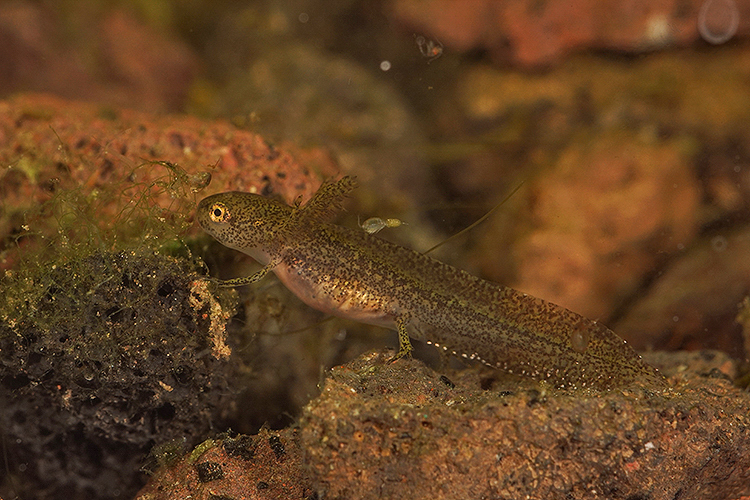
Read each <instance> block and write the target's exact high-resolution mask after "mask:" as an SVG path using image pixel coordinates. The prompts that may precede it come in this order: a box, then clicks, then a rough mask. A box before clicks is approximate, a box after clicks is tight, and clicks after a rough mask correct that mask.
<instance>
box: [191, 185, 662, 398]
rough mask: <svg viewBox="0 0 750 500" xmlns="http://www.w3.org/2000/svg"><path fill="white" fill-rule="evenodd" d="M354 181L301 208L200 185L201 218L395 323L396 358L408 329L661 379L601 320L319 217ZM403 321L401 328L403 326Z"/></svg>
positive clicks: (290, 271)
mask: <svg viewBox="0 0 750 500" xmlns="http://www.w3.org/2000/svg"><path fill="white" fill-rule="evenodd" d="M355 186H356V184H355V182H354V180H353V179H351V178H348V177H345V178H344V179H342V180H340V181H338V182H337V183H335V184H326V185H324V186H323V187H321V189H320V190H319V191H318V193H316V195H315V196H314V197H313V199H312V200H311V201H310V202H309V203H307V204H306V205H305V206H303V207H302V208H298V207H290V206H288V205H285V204H283V203H279V202H277V201H274V200H270V199H267V198H264V197H262V196H259V195H255V194H250V193H241V192H229V193H221V194H217V195H213V196H209V197H208V198H205V199H204V200H203V201H201V202H200V204H199V206H198V221H199V223H200V225H201V226H202V227H203V229H204V230H206V231H207V232H208V233H209V234H211V235H212V236H213V237H214V238H216V239H217V240H218V241H220V242H221V243H223V244H224V245H226V246H228V247H230V248H234V249H237V250H240V251H242V252H244V253H246V254H248V255H250V256H252V257H253V258H254V259H256V260H257V261H259V262H260V263H261V264H263V265H264V266H265V267H264V268H263V269H262V270H261V271H259V272H258V273H256V274H254V275H253V276H250V277H248V278H240V279H236V280H230V281H228V282H225V284H227V285H241V284H247V283H251V282H253V281H257V280H259V279H260V278H262V277H263V276H265V274H266V273H267V272H268V271H273V272H274V273H275V274H276V275H277V276H278V277H279V279H280V280H281V281H282V282H283V283H284V285H286V286H287V287H288V288H289V289H290V290H291V291H292V292H294V293H295V294H296V295H297V296H298V297H299V298H300V299H302V300H303V301H304V302H306V303H307V304H309V305H310V306H312V307H314V308H316V309H319V310H321V311H325V312H328V313H331V314H334V315H337V316H342V317H346V318H351V319H354V320H358V321H362V322H365V323H371V324H376V325H381V326H385V327H388V328H394V329H396V330H397V331H398V332H399V343H400V349H399V353H398V354H397V357H401V356H403V355H405V354H408V353H409V352H410V351H411V344H410V342H409V337H412V338H415V339H418V340H423V341H426V342H427V343H430V344H434V345H436V346H439V347H442V348H443V349H445V350H447V351H449V352H451V353H453V354H456V355H459V356H463V357H465V358H469V359H477V360H480V361H482V362H484V363H486V364H488V365H490V366H493V367H496V368H500V369H504V370H507V371H510V372H513V373H520V374H524V375H528V376H530V377H533V378H535V379H538V380H545V381H548V382H549V383H551V384H553V385H555V386H558V387H576V388H593V389H601V390H606V389H612V388H617V387H624V386H627V385H631V384H644V385H646V386H655V387H661V386H663V385H664V379H663V377H662V376H661V375H660V374H659V373H658V372H657V371H656V370H654V369H653V368H652V367H650V366H649V365H647V364H646V363H644V362H643V360H641V358H640V356H638V354H636V353H635V351H633V350H632V349H631V348H630V347H629V346H628V345H627V344H626V343H625V341H624V340H622V339H621V338H619V337H618V336H617V335H615V334H614V333H613V332H612V331H611V330H609V329H608V328H606V327H605V326H604V325H601V324H599V323H596V322H595V321H591V320H589V319H587V318H584V317H583V316H580V315H579V314H576V313H574V312H572V311H569V310H567V309H565V308H563V307H560V306H557V305H555V304H552V303H550V302H546V301H544V300H541V299H538V298H535V297H532V296H529V295H526V294H524V293H521V292H518V291H516V290H513V289H512V288H508V287H504V286H501V285H497V284H494V283H490V282H488V281H484V280H481V279H479V278H477V277H475V276H472V275H470V274H468V273H466V272H464V271H461V270H459V269H456V268H454V267H451V266H449V265H447V264H444V263H442V262H439V261H437V260H435V259H432V258H430V257H427V256H425V255H423V254H420V253H418V252H415V251H413V250H409V249H406V248H403V247H401V246H398V245H396V244H393V243H390V242H388V241H385V240H381V239H379V238H377V237H375V236H372V235H370V234H367V233H366V232H364V231H361V230H353V229H349V228H345V227H342V226H337V225H334V224H330V223H328V222H326V219H327V218H328V216H329V215H331V214H332V213H334V212H335V211H336V210H337V209H338V208H339V204H340V203H341V201H342V199H343V197H344V196H345V195H346V194H347V193H348V192H350V191H351V190H352V189H353V188H354V187H355ZM407 332H408V333H407Z"/></svg>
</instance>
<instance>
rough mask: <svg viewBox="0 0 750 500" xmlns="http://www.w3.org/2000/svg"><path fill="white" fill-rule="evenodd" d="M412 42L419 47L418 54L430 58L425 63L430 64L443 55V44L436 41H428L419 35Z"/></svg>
mask: <svg viewBox="0 0 750 500" xmlns="http://www.w3.org/2000/svg"><path fill="white" fill-rule="evenodd" d="M414 41H415V42H416V43H417V47H419V52H420V53H421V54H422V55H423V56H424V57H429V58H430V60H429V61H427V62H432V61H434V60H435V59H437V58H438V57H440V56H442V55H443V44H442V43H440V42H439V41H437V40H430V39H429V38H425V37H423V36H422V35H419V36H417V37H416V38H415V39H414Z"/></svg>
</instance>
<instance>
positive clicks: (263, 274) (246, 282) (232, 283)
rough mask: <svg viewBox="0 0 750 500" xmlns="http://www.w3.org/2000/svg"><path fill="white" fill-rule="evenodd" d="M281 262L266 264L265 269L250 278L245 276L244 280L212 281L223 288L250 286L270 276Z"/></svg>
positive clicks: (212, 279) (213, 279)
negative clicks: (267, 275) (270, 272)
mask: <svg viewBox="0 0 750 500" xmlns="http://www.w3.org/2000/svg"><path fill="white" fill-rule="evenodd" d="M279 262H280V261H272V262H269V263H268V264H266V266H265V267H263V269H261V270H260V271H257V272H255V273H253V274H251V275H250V276H245V277H242V278H232V279H230V280H218V279H215V278H211V281H212V282H214V283H216V284H217V285H219V286H220V287H222V288H229V287H233V286H245V285H250V284H252V283H255V282H256V281H260V280H262V279H263V278H265V277H266V274H268V272H269V271H271V270H272V269H273V268H274V267H276V266H277V265H279Z"/></svg>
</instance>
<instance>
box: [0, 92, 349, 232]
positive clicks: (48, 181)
mask: <svg viewBox="0 0 750 500" xmlns="http://www.w3.org/2000/svg"><path fill="white" fill-rule="evenodd" d="M0 144H2V145H3V147H0V162H2V164H3V165H7V166H9V168H7V169H5V170H3V171H2V172H1V173H0V202H1V203H2V211H0V235H2V236H6V235H8V234H11V233H13V234H18V233H19V232H21V233H22V232H23V231H24V229H23V228H22V225H23V223H24V219H23V217H22V214H23V213H24V211H26V210H29V209H31V208H35V207H38V205H39V204H40V203H43V202H44V201H46V200H49V199H50V198H51V197H52V196H54V194H55V192H56V190H58V189H61V188H62V189H76V190H83V191H84V192H91V191H94V190H98V192H100V193H107V196H103V197H102V196H100V198H98V199H97V211H98V215H99V220H101V221H102V222H103V223H109V224H111V225H112V226H115V225H116V224H117V221H120V222H122V210H123V208H124V207H123V203H125V202H129V201H130V200H132V199H137V194H138V193H139V191H140V190H142V189H144V188H146V187H148V188H153V187H154V184H153V182H155V181H156V180H158V179H162V180H163V181H166V180H167V179H169V176H170V175H179V174H178V172H170V169H169V168H167V167H166V166H164V165H160V164H158V163H154V162H170V163H173V164H177V165H179V167H180V168H181V169H182V171H184V174H185V175H187V176H188V177H185V178H179V179H178V180H177V181H176V183H174V184H173V185H172V187H173V188H174V189H175V190H178V191H180V190H182V191H184V192H183V193H182V195H181V196H182V198H180V197H177V198H175V196H176V192H171V191H170V189H171V188H170V189H163V190H161V191H160V192H153V193H151V196H152V198H150V202H153V203H154V204H156V205H158V206H161V207H163V209H165V210H168V211H169V212H170V213H172V214H175V213H176V214H177V215H178V216H180V217H185V218H187V217H189V216H190V215H191V212H192V210H193V208H192V203H193V201H192V200H190V199H189V198H190V196H192V197H194V196H195V195H194V194H192V193H191V191H192V190H193V189H194V188H195V189H197V188H198V187H200V186H199V184H200V181H201V179H200V178H198V177H196V178H195V179H192V180H191V178H190V176H194V175H199V174H203V173H206V172H210V173H211V175H212V177H213V180H212V182H211V184H210V187H209V188H208V189H207V190H206V193H207V194H208V193H211V192H218V191H225V190H228V189H235V190H244V191H256V192H263V193H267V194H270V193H277V194H279V195H281V196H282V197H283V198H284V199H285V200H286V201H287V202H291V201H292V200H294V199H295V198H296V197H297V196H299V195H302V196H304V197H308V196H310V195H311V194H312V193H313V192H314V191H315V189H317V187H318V185H319V183H320V182H321V180H322V179H323V178H326V177H330V176H333V175H334V174H335V173H336V167H335V165H334V163H333V162H332V160H331V159H330V157H328V156H327V155H325V154H324V153H322V152H319V151H317V152H316V151H307V152H305V151H302V150H298V152H297V156H298V157H300V158H302V161H303V162H304V163H305V164H304V165H303V164H302V163H300V162H299V161H298V160H296V159H295V158H294V157H293V156H292V155H291V154H289V153H288V152H286V151H284V150H282V149H279V148H276V147H274V146H271V145H269V144H268V143H266V142H265V141H264V140H263V139H262V138H261V137H260V136H258V135H255V134H253V133H251V132H247V131H243V130H238V129H237V128H236V127H234V126H232V125H230V124H229V123H227V122H224V121H214V122H205V121H202V120H199V119H197V118H193V117H189V116H156V115H151V114H147V113H140V112H136V111H131V110H125V109H123V110H113V109H111V108H104V107H102V106H99V105H94V104H83V103H76V102H68V101H64V100H61V99H57V98H54V97H51V96H48V95H42V94H27V95H21V96H18V97H15V98H13V99H11V100H8V101H2V102H0ZM195 183H197V184H195ZM32 213H33V210H32ZM27 222H28V221H27ZM48 222H52V223H56V221H54V220H50V221H48ZM32 229H35V230H39V231H43V230H44V228H40V227H35V228H32Z"/></svg>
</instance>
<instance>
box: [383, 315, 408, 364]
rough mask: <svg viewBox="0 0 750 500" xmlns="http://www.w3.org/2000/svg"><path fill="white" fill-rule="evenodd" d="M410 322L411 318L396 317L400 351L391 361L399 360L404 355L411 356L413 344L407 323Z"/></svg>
mask: <svg viewBox="0 0 750 500" xmlns="http://www.w3.org/2000/svg"><path fill="white" fill-rule="evenodd" d="M408 323H409V319H408V318H407V317H404V316H399V317H397V318H396V328H397V329H398V352H397V353H396V355H395V356H393V357H392V358H391V359H390V361H389V362H390V363H393V362H395V361H398V360H399V359H401V358H403V357H404V356H411V351H412V346H411V341H410V340H409V333H408V331H407V330H406V325H407V324H408Z"/></svg>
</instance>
